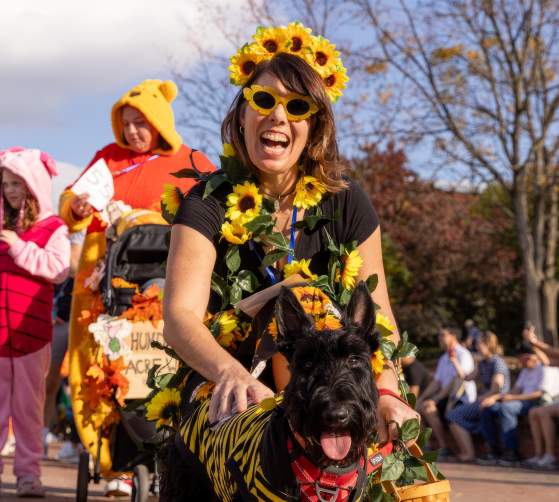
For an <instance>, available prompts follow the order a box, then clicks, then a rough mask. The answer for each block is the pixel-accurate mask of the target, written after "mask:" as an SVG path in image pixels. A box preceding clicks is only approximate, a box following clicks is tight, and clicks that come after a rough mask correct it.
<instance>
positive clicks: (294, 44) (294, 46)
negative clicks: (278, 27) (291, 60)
mask: <svg viewBox="0 0 559 502" xmlns="http://www.w3.org/2000/svg"><path fill="white" fill-rule="evenodd" d="M301 47H303V41H302V40H301V39H300V38H299V37H293V38H292V39H291V50H292V51H293V52H298V51H300V50H301Z"/></svg>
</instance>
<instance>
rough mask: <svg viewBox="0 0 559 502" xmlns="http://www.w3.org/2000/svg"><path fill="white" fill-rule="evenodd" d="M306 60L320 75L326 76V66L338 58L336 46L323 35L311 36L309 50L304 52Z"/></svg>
mask: <svg viewBox="0 0 559 502" xmlns="http://www.w3.org/2000/svg"><path fill="white" fill-rule="evenodd" d="M305 58H306V59H307V62H308V63H309V64H310V65H311V66H312V67H313V68H314V69H315V70H316V72H317V73H318V74H319V75H320V76H321V77H326V76H327V75H325V73H326V72H328V68H329V67H330V66H332V65H333V64H334V63H335V62H336V61H339V60H340V59H339V58H340V53H339V52H338V51H337V50H336V46H335V45H334V44H333V43H332V42H330V41H328V40H327V39H325V38H324V37H313V43H312V45H311V50H310V51H308V52H307V53H306V54H305Z"/></svg>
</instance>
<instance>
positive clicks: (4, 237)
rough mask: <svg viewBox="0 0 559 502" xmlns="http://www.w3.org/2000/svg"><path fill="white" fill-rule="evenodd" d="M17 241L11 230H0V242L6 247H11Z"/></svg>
mask: <svg viewBox="0 0 559 502" xmlns="http://www.w3.org/2000/svg"><path fill="white" fill-rule="evenodd" d="M18 239H19V237H18V236H17V234H16V233H15V232H14V231H13V230H0V241H2V242H5V243H6V244H7V245H8V246H10V247H11V246H12V244H13V243H14V242H16V241H17V240H18Z"/></svg>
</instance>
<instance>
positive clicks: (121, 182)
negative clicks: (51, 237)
mask: <svg viewBox="0 0 559 502" xmlns="http://www.w3.org/2000/svg"><path fill="white" fill-rule="evenodd" d="M175 96H176V86H175V85H174V83H173V82H170V81H167V82H161V81H160V80H147V81H145V82H142V83H141V84H140V85H138V86H136V87H134V88H133V89H131V90H130V91H128V92H127V93H126V94H125V95H124V96H123V97H122V98H121V99H120V100H119V101H118V102H117V103H116V104H115V105H114V107H113V111H112V123H113V131H114V133H115V138H116V140H117V143H116V144H115V143H113V144H110V145H108V146H106V147H105V148H103V149H102V150H100V151H99V152H97V154H96V155H95V157H94V158H93V160H92V161H91V162H90V164H89V165H88V168H89V167H90V166H91V165H92V164H93V163H94V162H96V161H97V160H98V159H100V158H103V159H104V160H105V161H106V163H107V165H108V167H109V169H110V171H111V173H112V174H113V182H114V189H115V190H114V192H115V193H114V197H113V200H115V201H122V202H124V203H125V204H127V205H129V206H131V207H132V208H133V209H151V210H156V211H158V212H159V211H160V201H161V195H162V193H163V189H164V185H165V184H173V185H174V186H178V187H179V188H180V189H181V190H182V191H183V192H185V191H188V190H189V189H190V188H191V187H192V185H193V184H194V181H193V180H192V179H186V178H180V179H179V178H176V177H174V176H172V174H171V173H174V172H177V171H179V170H181V169H184V168H190V167H192V164H194V167H195V168H196V169H198V170H199V171H213V170H214V169H215V168H214V166H213V165H212V164H211V162H210V161H209V160H208V159H207V158H206V156H205V155H204V154H202V153H201V152H198V151H193V150H192V149H191V148H189V147H188V146H186V145H184V144H182V140H181V138H180V136H179V135H178V134H177V133H176V131H175V129H174V118H173V114H172V108H171V106H170V102H171V101H172V100H173V99H174V97H175ZM124 106H132V107H134V108H136V109H138V110H139V111H140V112H142V114H143V115H144V116H145V118H146V119H147V121H148V122H149V123H150V124H151V125H152V126H153V127H155V129H156V130H157V132H158V133H159V137H160V138H162V139H163V140H164V141H162V142H160V146H158V147H157V148H155V149H154V150H153V151H150V152H147V153H137V152H134V151H132V150H131V149H130V148H129V147H128V145H127V143H126V142H125V140H124V136H123V134H122V125H121V123H120V122H121V121H120V110H121V109H122V107H124ZM128 168H130V169H128ZM86 169H87V168H86ZM74 197H75V194H74V193H73V192H71V191H70V190H66V191H65V192H64V193H63V194H62V195H61V198H60V215H61V217H62V218H63V219H64V221H65V222H66V224H67V225H68V227H69V229H70V232H78V231H82V230H85V232H86V236H85V241H84V245H83V250H82V254H81V258H80V264H79V267H78V272H77V274H76V278H75V282H74V291H73V295H72V312H71V319H70V339H69V349H68V350H69V360H70V375H69V377H70V389H71V394H72V407H73V411H74V419H75V422H76V427H77V430H78V432H79V434H80V438H81V440H82V442H83V444H84V445H85V447H86V448H88V449H89V450H90V452H91V453H92V454H93V455H94V456H96V454H97V440H98V434H99V429H100V428H101V427H103V426H104V425H107V424H108V423H110V422H111V418H110V417H111V416H114V411H115V410H114V408H112V407H109V406H107V405H106V404H104V403H101V404H98V405H97V406H95V409H93V407H92V406H91V403H90V400H88V398H87V388H86V386H85V385H84V379H85V377H86V374H87V371H88V370H89V368H90V367H91V366H92V364H93V363H94V362H95V357H96V354H97V353H98V352H99V351H98V350H97V349H98V346H97V343H96V342H95V340H94V338H93V335H92V334H91V333H89V331H88V321H87V320H85V321H84V319H81V320H80V317H82V318H83V317H87V315H88V312H89V313H90V314H91V315H92V316H95V315H97V314H98V313H99V309H100V308H101V306H102V302H101V298H100V294H99V292H98V291H97V290H96V288H95V287H93V288H92V287H91V285H90V283H89V281H87V279H88V278H91V277H92V274H95V268H96V265H97V266H98V265H99V264H100V263H102V262H103V260H104V256H105V250H106V243H105V230H106V228H107V226H108V223H107V222H106V221H105V220H104V219H103V218H102V215H101V213H99V212H95V213H93V214H92V215H91V216H88V217H86V218H83V219H77V218H76V214H75V213H74V212H73V211H72V209H71V203H72V200H73V198H74ZM161 222H162V223H163V222H164V220H163V219H162V220H161ZM100 460H101V470H102V472H105V473H106V472H109V471H110V469H111V458H110V453H109V443H108V439H107V438H104V439H103V440H102V444H101V456H100Z"/></svg>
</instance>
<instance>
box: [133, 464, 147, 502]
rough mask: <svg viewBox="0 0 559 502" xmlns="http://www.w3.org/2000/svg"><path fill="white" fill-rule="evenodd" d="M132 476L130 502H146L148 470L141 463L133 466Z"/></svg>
mask: <svg viewBox="0 0 559 502" xmlns="http://www.w3.org/2000/svg"><path fill="white" fill-rule="evenodd" d="M133 472H134V478H133V479H132V481H133V483H132V502H147V500H148V497H149V487H150V479H149V470H148V468H147V467H146V466H145V465H143V464H140V465H137V466H136V467H134V471H133Z"/></svg>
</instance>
